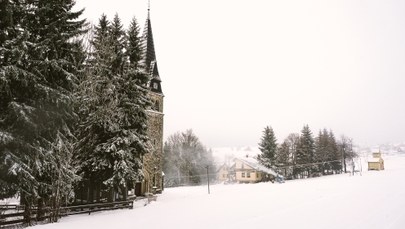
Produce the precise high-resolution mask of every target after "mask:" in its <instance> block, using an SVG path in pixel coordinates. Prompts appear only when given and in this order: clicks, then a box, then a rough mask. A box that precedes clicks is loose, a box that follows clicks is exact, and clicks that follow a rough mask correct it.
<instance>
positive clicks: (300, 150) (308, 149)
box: [296, 125, 315, 175]
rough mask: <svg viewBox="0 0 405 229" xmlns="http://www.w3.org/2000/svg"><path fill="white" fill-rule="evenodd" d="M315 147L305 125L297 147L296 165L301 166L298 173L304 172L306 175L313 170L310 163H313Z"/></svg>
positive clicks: (310, 133) (309, 131)
mask: <svg viewBox="0 0 405 229" xmlns="http://www.w3.org/2000/svg"><path fill="white" fill-rule="evenodd" d="M314 154H315V145H314V139H313V137H312V132H311V130H310V129H309V126H308V125H305V126H304V127H303V129H302V131H301V136H300V140H299V143H298V147H297V155H296V163H297V165H301V167H300V168H298V170H299V171H300V172H303V171H306V172H307V173H308V175H310V174H311V172H312V171H313V170H314V168H313V166H312V165H308V164H310V163H314V162H315V155H314Z"/></svg>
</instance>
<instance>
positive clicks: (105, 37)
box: [75, 15, 151, 201]
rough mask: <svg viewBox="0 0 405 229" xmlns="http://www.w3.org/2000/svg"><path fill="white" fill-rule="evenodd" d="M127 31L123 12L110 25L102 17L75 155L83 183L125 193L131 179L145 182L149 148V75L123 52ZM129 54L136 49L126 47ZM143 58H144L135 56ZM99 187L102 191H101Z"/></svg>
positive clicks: (80, 94)
mask: <svg viewBox="0 0 405 229" xmlns="http://www.w3.org/2000/svg"><path fill="white" fill-rule="evenodd" d="M124 34H125V32H124V31H123V30H122V25H121V24H120V20H119V17H118V15H116V16H115V18H114V22H113V23H112V24H111V25H110V24H109V22H108V20H107V18H106V16H105V15H102V16H101V18H100V20H99V24H98V26H96V28H95V36H94V39H93V41H92V45H93V46H94V51H93V53H92V54H91V60H90V63H91V64H90V66H89V68H88V71H87V74H86V77H85V79H84V81H83V82H82V83H81V85H80V87H79V89H80V90H79V91H78V97H79V100H78V105H79V106H78V113H79V116H80V125H79V128H78V130H77V134H78V136H79V139H81V140H80V141H79V143H78V144H77V147H76V149H77V154H76V157H75V158H76V159H77V163H78V165H79V172H80V175H81V176H83V178H84V180H83V182H82V185H83V186H87V187H89V188H90V193H94V192H93V190H96V194H97V196H96V197H94V196H92V194H90V196H88V197H87V198H88V200H89V201H93V200H99V198H100V196H99V194H100V191H99V190H104V191H107V190H108V191H109V192H110V195H109V200H110V201H111V200H114V193H116V192H121V193H122V194H123V195H124V198H125V194H126V189H127V187H128V185H129V183H131V182H133V181H135V180H142V178H143V173H142V160H141V159H142V155H144V154H145V153H147V152H148V151H149V147H150V145H149V139H148V137H147V114H146V109H147V108H148V107H149V106H150V104H151V103H150V101H149V98H148V96H147V93H148V90H147V88H146V86H145V85H146V84H147V82H148V80H149V79H148V76H147V75H146V74H145V70H144V69H142V68H141V65H140V64H138V63H136V62H135V61H134V62H132V63H131V62H128V61H127V60H128V59H129V58H128V57H127V56H125V55H124V47H125V43H126V40H125V39H124V38H125V36H124ZM127 51H128V53H130V52H134V50H130V49H129V48H127ZM136 61H138V62H139V60H136ZM97 190H98V191H97Z"/></svg>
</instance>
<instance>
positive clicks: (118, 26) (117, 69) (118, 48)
mask: <svg viewBox="0 0 405 229" xmlns="http://www.w3.org/2000/svg"><path fill="white" fill-rule="evenodd" d="M109 33H110V39H111V45H112V49H113V50H112V51H113V52H112V54H113V56H111V57H110V58H112V59H113V60H112V73H113V74H123V72H124V65H125V56H124V48H125V42H126V41H125V39H126V37H125V31H124V29H123V26H122V23H121V19H120V18H119V17H118V14H115V16H114V19H113V21H112V23H111V25H110V28H109Z"/></svg>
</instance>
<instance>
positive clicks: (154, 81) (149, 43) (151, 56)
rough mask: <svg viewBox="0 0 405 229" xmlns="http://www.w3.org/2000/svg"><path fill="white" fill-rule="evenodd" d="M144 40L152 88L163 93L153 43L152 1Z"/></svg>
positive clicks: (146, 63)
mask: <svg viewBox="0 0 405 229" xmlns="http://www.w3.org/2000/svg"><path fill="white" fill-rule="evenodd" d="M143 40H144V64H145V67H146V71H147V72H148V74H150V77H151V82H150V88H151V90H152V91H154V92H159V93H161V92H162V89H161V86H160V82H161V80H160V76H159V71H158V66H157V61H156V54H155V45H154V42H153V33H152V24H151V20H150V0H148V17H147V19H146V23H145V28H144V31H143Z"/></svg>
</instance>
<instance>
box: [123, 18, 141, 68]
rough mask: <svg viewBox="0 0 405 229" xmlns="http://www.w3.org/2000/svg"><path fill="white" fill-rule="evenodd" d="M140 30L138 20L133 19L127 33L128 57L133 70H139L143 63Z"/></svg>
mask: <svg viewBox="0 0 405 229" xmlns="http://www.w3.org/2000/svg"><path fill="white" fill-rule="evenodd" d="M140 37H141V34H140V29H139V24H138V22H137V20H136V18H135V17H134V18H132V20H131V23H130V24H129V29H128V31H127V39H128V42H127V47H126V55H127V56H128V58H129V62H130V63H131V65H132V66H133V68H135V69H137V68H138V67H139V66H138V65H139V63H140V62H141V59H142V56H143V50H142V40H141V39H140Z"/></svg>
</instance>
